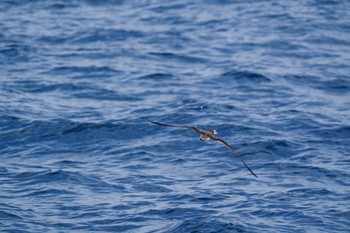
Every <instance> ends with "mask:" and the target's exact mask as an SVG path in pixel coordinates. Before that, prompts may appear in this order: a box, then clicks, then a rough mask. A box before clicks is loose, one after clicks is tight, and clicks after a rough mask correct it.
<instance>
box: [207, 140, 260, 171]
mask: <svg viewBox="0 0 350 233" xmlns="http://www.w3.org/2000/svg"><path fill="white" fill-rule="evenodd" d="M212 140H214V141H217V142H221V143H222V144H224V145H225V146H226V147H227V148H228V149H230V151H231V152H232V153H233V154H234V155H235V156H236V157H237V158H238V159H239V160H241V162H242V163H243V164H244V166H245V167H246V168H247V169H248V170H249V171H250V173H252V174H253V175H254V176H255V177H258V176H257V175H255V173H254V172H253V171H252V170H251V169H250V168H249V167H248V165H247V164H246V163H245V162H244V160H243V159H242V157H241V156H240V155H239V154H238V153H237V151H236V150H235V149H233V148H232V146H230V144H228V143H227V142H225V141H224V140H222V139H221V138H218V137H215V138H212Z"/></svg>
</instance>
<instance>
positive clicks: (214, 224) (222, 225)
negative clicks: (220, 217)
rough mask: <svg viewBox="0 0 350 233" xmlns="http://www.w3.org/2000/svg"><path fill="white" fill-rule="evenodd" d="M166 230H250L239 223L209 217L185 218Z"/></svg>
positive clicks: (213, 232)
mask: <svg viewBox="0 0 350 233" xmlns="http://www.w3.org/2000/svg"><path fill="white" fill-rule="evenodd" d="M168 232H174V233H175V232H198V233H201V232H203V233H204V232H212V233H216V232H217V233H219V232H250V231H249V230H245V227H243V226H242V225H241V224H233V223H226V222H222V221H217V220H210V219H198V220H196V221H192V220H185V221H182V222H181V223H180V224H178V225H177V226H175V227H173V228H172V229H168Z"/></svg>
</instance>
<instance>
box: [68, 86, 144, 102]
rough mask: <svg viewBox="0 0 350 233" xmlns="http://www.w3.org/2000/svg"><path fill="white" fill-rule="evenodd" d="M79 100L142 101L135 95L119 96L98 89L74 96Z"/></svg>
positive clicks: (110, 91)
mask: <svg viewBox="0 0 350 233" xmlns="http://www.w3.org/2000/svg"><path fill="white" fill-rule="evenodd" d="M73 96H74V97H76V98H79V99H93V100H110V101H127V102H131V101H140V100H142V98H139V97H135V96H133V95H125V94H118V93H116V92H115V91H112V90H106V89H102V88H101V89H97V88H94V90H91V91H83V92H79V93H76V94H74V95H73Z"/></svg>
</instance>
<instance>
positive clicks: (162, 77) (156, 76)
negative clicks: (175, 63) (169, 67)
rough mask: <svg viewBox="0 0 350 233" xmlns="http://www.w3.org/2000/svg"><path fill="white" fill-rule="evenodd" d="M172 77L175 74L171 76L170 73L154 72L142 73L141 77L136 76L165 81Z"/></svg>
mask: <svg viewBox="0 0 350 233" xmlns="http://www.w3.org/2000/svg"><path fill="white" fill-rule="evenodd" d="M174 77H175V76H173V75H171V74H163V73H154V74H148V75H143V76H141V77H138V79H144V80H154V81H167V80H169V79H173V78H174Z"/></svg>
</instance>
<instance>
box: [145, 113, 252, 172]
mask: <svg viewBox="0 0 350 233" xmlns="http://www.w3.org/2000/svg"><path fill="white" fill-rule="evenodd" d="M146 120H147V121H149V122H151V123H153V124H156V125H161V126H170V127H180V128H186V129H192V130H194V131H196V132H197V133H199V140H201V141H207V140H210V139H211V140H213V141H217V142H221V143H222V144H224V145H225V146H226V147H227V148H228V149H230V151H231V152H232V153H233V154H234V155H235V156H236V157H237V158H238V159H239V160H241V162H242V163H243V164H244V166H245V167H246V168H247V169H248V170H249V171H250V173H252V174H253V175H254V176H255V177H258V176H257V175H255V173H254V172H253V171H252V170H251V169H250V168H249V167H248V165H247V164H246V163H245V162H244V161H243V159H242V157H241V156H240V155H239V154H238V153H237V152H236V151H235V149H233V148H232V146H230V145H229V144H228V143H227V142H225V141H224V140H222V139H221V138H219V137H217V136H215V135H216V134H217V132H216V130H215V129H210V130H201V129H198V128H197V127H194V126H189V125H176V124H165V123H159V122H155V121H151V120H148V119H146Z"/></svg>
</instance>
